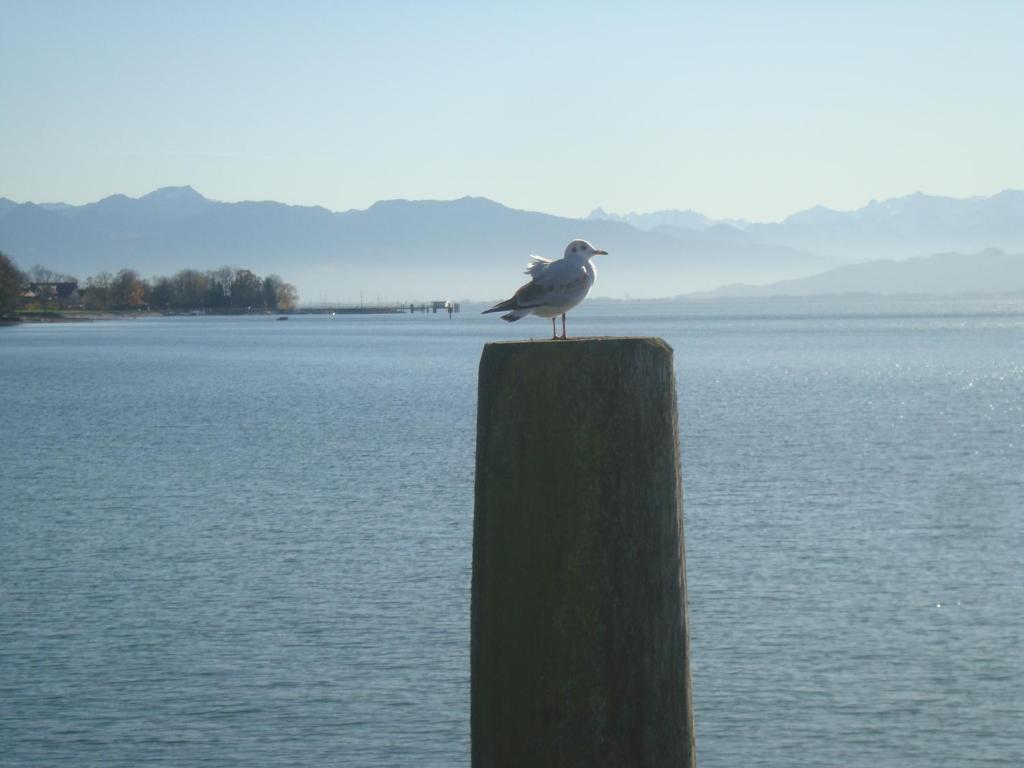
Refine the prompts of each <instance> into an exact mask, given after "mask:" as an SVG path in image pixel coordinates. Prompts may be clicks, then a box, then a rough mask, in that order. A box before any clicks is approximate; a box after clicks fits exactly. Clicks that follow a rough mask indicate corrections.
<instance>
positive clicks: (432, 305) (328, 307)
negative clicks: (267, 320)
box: [298, 300, 462, 317]
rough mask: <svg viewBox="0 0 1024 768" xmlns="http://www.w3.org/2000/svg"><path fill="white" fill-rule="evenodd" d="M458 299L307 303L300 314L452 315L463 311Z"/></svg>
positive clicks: (300, 308)
mask: <svg viewBox="0 0 1024 768" xmlns="http://www.w3.org/2000/svg"><path fill="white" fill-rule="evenodd" d="M461 309H462V308H461V306H460V304H459V302H457V301H446V300H441V301H411V302H408V303H404V302H403V303H396V304H388V303H378V304H369V303H362V302H360V303H359V304H305V305H303V306H301V307H299V309H298V313H299V314H304V315H402V314H410V315H411V314H415V313H417V312H420V313H423V314H427V313H431V314H437V313H438V312H447V313H448V316H449V317H451V316H452V314H454V313H455V312H460V311H461Z"/></svg>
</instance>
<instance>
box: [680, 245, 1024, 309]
mask: <svg viewBox="0 0 1024 768" xmlns="http://www.w3.org/2000/svg"><path fill="white" fill-rule="evenodd" d="M858 293H860V294H863V293H869V294H883V295H884V294H889V295H893V294H924V295H928V294H933V295H934V294H950V293H960V294H983V293H985V294H992V293H998V294H1024V254H1009V253H1006V252H1005V251H1002V250H999V249H998V248H988V249H986V250H984V251H982V252H981V253H975V254H967V255H965V254H960V253H937V254H935V255H933V256H915V257H913V258H909V259H899V260H894V259H878V260H874V261H866V262H862V263H860V264H845V265H843V266H841V267H836V268H835V269H830V270H826V271H825V272H821V273H819V274H816V275H810V276H808V277H803V278H798V279H795V280H780V281H778V282H775V283H770V284H768V285H742V284H738V285H725V286H722V287H721V288H717V289H715V290H713V291H707V292H704V293H702V294H699V295H703V296H707V297H714V296H737V297H738V296H748V297H758V296H831V295H842V294H858Z"/></svg>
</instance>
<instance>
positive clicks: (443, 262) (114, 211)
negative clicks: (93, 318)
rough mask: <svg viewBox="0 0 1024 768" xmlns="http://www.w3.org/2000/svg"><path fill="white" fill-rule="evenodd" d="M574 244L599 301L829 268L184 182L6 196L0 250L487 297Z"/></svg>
mask: <svg viewBox="0 0 1024 768" xmlns="http://www.w3.org/2000/svg"><path fill="white" fill-rule="evenodd" d="M576 237H584V238H586V239H588V240H591V241H592V242H593V243H594V244H595V245H597V246H598V247H600V248H602V249H604V250H607V251H609V254H610V255H609V256H607V257H600V261H599V262H598V263H597V269H598V282H597V287H596V288H595V295H608V296H616V297H622V296H628V295H632V296H635V297H654V296H665V295H670V294H673V293H681V292H684V291H689V290H697V289H709V288H713V287H715V286H716V285H721V284H722V283H723V282H734V281H737V280H742V281H751V282H756V281H765V280H770V279H776V278H779V277H795V276H799V275H805V274H808V273H811V272H814V271H818V270H821V269H823V268H825V267H828V266H832V265H833V264H834V263H835V262H834V261H833V260H831V259H829V258H826V257H822V256H819V255H816V254H812V253H807V252H804V251H801V250H799V249H794V248H789V247H787V246H778V245H773V244H766V243H760V242H755V241H750V240H746V239H737V240H733V239H730V238H728V237H721V233H720V232H710V233H709V234H708V235H706V236H705V235H703V234H701V233H699V232H692V233H688V234H687V236H686V237H680V236H679V235H678V234H668V233H666V232H661V231H643V230H639V229H637V228H635V227H633V226H631V225H630V224H628V223H625V222H620V221H611V220H582V219H569V218H562V217H558V216H550V215H548V214H543V213H536V212H532V211H522V210H516V209H512V208H508V207H506V206H503V205H500V204H499V203H495V202H493V201H491V200H487V199H486V198H479V197H466V198H462V199H459V200H447V201H437V200H419V201H408V200H390V201H381V202H378V203H375V204H374V205H372V206H371V207H369V208H367V209H366V210H353V211H347V212H332V211H329V210H327V209H326V208H320V207H307V206H290V205H284V204H282V203H277V202H270V201H264V202H251V201H250V202H239V203H223V202H217V201H214V200H209V199H207V198H206V197H204V196H203V195H201V194H200V193H198V192H196V191H195V190H194V189H192V188H191V187H167V188H164V189H158V190H156V191H154V192H152V193H150V194H148V195H145V196H143V197H141V198H137V199H136V198H130V197H126V196H124V195H112V196H110V197H106V198H104V199H102V200H99V201H97V202H95V203H89V204H86V205H80V206H68V205H63V204H47V205H45V206H44V205H36V204H33V203H22V204H17V203H13V202H11V201H9V200H3V199H2V198H0V250H3V251H4V252H6V253H9V254H10V255H11V256H12V257H13V258H15V260H16V261H17V262H18V264H19V265H20V266H21V267H23V268H27V267H29V266H31V265H33V264H36V263H40V264H43V265H45V266H47V267H49V268H50V269H53V270H55V271H58V272H65V273H69V274H72V275H76V276H79V277H83V278H84V277H85V276H88V275H91V274H95V273H96V272H99V271H104V270H106V271H115V270H117V269H120V268H123V267H130V268H132V269H135V270H137V271H138V272H140V273H142V274H143V275H152V274H171V273H173V272H176V271H178V270H179V269H182V268H185V267H196V268H200V269H209V268H216V267H220V266H223V265H225V264H229V265H233V266H242V267H247V268H250V269H253V270H254V271H256V272H257V273H260V274H266V273H268V272H277V273H279V274H281V275H282V276H283V277H284V278H285V279H286V280H288V281H290V282H293V283H294V284H295V285H296V286H297V287H298V289H299V292H300V295H301V296H302V299H303V300H304V301H307V302H308V301H318V300H320V299H322V298H324V297H326V298H329V299H332V300H347V299H353V298H358V297H359V296H360V294H362V295H364V296H366V297H367V298H368V299H370V298H372V299H373V300H375V299H376V298H377V297H378V296H379V297H380V298H381V299H383V300H404V299H412V298H431V297H434V298H446V297H447V298H456V299H461V298H470V297H472V298H480V299H491V298H498V297H504V296H505V295H507V294H511V292H512V291H514V290H515V289H516V288H517V287H518V286H519V284H520V281H525V279H526V278H525V276H523V275H522V274H521V272H522V270H523V268H524V267H525V265H526V260H527V256H528V255H529V254H531V253H537V254H539V255H543V256H547V257H554V258H558V257H560V256H561V255H562V250H563V248H564V247H565V244H566V243H568V242H569V241H570V240H572V239H573V238H576Z"/></svg>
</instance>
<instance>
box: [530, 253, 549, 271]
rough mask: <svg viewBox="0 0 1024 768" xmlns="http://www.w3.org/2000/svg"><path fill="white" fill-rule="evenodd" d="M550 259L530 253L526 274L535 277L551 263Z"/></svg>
mask: <svg viewBox="0 0 1024 768" xmlns="http://www.w3.org/2000/svg"><path fill="white" fill-rule="evenodd" d="M551 263H552V262H551V259H545V258H544V257H543V256H534V255H533V254H532V253H531V254H530V261H529V263H528V264H527V265H526V274H527V275H530V276H531V277H536V276H537V275H539V274H540V273H541V272H543V271H544V270H545V269H547V268H548V265H549V264H551Z"/></svg>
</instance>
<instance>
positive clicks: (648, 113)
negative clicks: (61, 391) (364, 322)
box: [0, 2, 1024, 221]
mask: <svg viewBox="0 0 1024 768" xmlns="http://www.w3.org/2000/svg"><path fill="white" fill-rule="evenodd" d="M4 11H5V13H4V26H3V29H2V30H0V43H2V45H0V66H3V67H4V69H5V71H8V72H18V77H17V78H7V79H6V80H5V81H4V82H3V83H2V84H0V101H2V102H3V103H4V105H5V112H7V114H9V115H17V119H10V120H5V121H3V123H2V124H0V147H2V149H0V161H2V165H3V167H4V189H3V190H2V192H0V194H4V195H6V196H8V197H10V198H12V199H20V200H36V201H41V202H50V201H55V200H59V201H63V202H67V203H70V204H82V203H84V202H88V201H91V200H96V199H100V198H102V197H103V196H105V195H106V194H109V193H110V191H111V190H114V191H118V192H121V193H124V194H126V195H129V196H133V197H137V196H139V195H142V194H145V193H146V192H148V191H150V190H152V189H156V188H160V187H164V186H177V185H185V184H190V185H192V186H194V187H196V188H197V189H201V190H202V191H203V193H204V194H205V195H208V196H209V197H210V198H211V199H216V200H224V201H235V200H264V199H273V200H279V201H281V202H285V203H289V204H294V205H324V206H326V207H328V208H329V209H331V210H337V211H344V210H349V209H364V208H366V207H368V206H369V205H371V204H372V203H373V202H374V201H376V200H382V199H410V200H419V199H441V200H444V199H453V198H458V197H461V196H463V195H474V196H484V197H487V198H490V199H493V200H500V201H501V202H502V203H504V204H506V205H508V206H511V207H514V208H520V209H528V210H541V211H548V212H551V213H553V214H557V215H560V216H567V217H583V216H586V214H587V213H588V212H589V211H590V210H592V209H594V208H597V207H602V208H604V209H605V210H608V211H615V212H622V213H625V212H628V211H630V210H636V211H657V210H664V209H680V210H686V209H691V208H692V209H696V210H700V211H701V212H703V213H704V214H706V215H708V216H709V217H712V218H716V219H721V218H726V217H737V218H744V219H749V220H752V221H778V220H780V219H781V218H783V217H784V216H786V215H788V214H790V213H793V212H796V211H800V210H804V209H806V208H809V207H811V206H813V205H824V206H826V207H829V208H833V209H836V210H851V209H855V208H858V207H860V206H862V205H864V204H866V203H867V202H868V201H869V200H871V199H885V198H892V197H899V196H903V195H905V194H908V193H911V192H913V191H915V190H918V189H921V190H925V191H927V192H928V193H930V194H935V195H948V196H953V197H970V196H976V195H988V194H992V193H994V192H996V191H998V190H1000V189H1005V188H1015V187H1020V186H1021V179H1022V178H1024V148H1022V145H1021V142H1020V141H1019V140H1017V138H1016V137H1018V136H1020V135H1021V134H1022V133H1024V104H1022V102H1021V100H1020V99H1017V98H1016V97H1015V94H1016V92H1017V90H1018V89H1017V83H1016V80H1017V75H1016V73H1018V72H1020V71H1024V50H1022V49H1021V47H1020V46H1019V45H1018V41H1017V32H1018V30H1019V29H1020V28H1021V27H1022V24H1021V22H1022V21H1024V7H1022V6H1020V5H1019V4H1016V3H1003V2H984V3H976V4H972V5H970V6H964V7H953V6H939V5H935V4H929V3H923V2H920V3H907V4H902V5H901V6H899V7H896V8H893V7H890V6H885V5H878V4H869V5H863V4H829V5H828V6H827V7H821V6H816V5H809V4H806V3H803V2H786V3H783V4H779V5H775V6H772V7H771V8H770V9H769V8H763V7H759V6H756V5H753V4H749V3H737V4H730V5H728V6H723V5H721V4H713V5H712V4H703V5H702V4H687V5H668V4H655V5H652V6H645V7H639V8H638V7H632V6H630V7H626V6H619V5H611V4H598V5H577V4H569V5H565V6H559V7H548V6H544V5H540V4H527V5H525V6H524V5H521V4H516V5H511V4H499V5H488V6H486V7H480V6H475V5H471V4H465V3H459V2H439V3H433V4H430V5H418V4H407V3H397V4H396V3H369V4H363V3H350V4H341V5H339V4H334V3H327V2H310V3H304V4H301V5H298V6H288V7H285V6H275V5H271V4H252V3H238V2H225V3H217V4H213V5H211V4H206V3H197V2H186V3H181V4H176V5H175V6H174V7H173V8H164V7H160V6H153V5H137V4H131V3H121V2H107V3H94V4H89V5H87V6H81V5H78V4H74V3H70V2H52V3H45V4H26V3H4ZM396 11H397V12H396ZM467 62H473V66H466V63H467Z"/></svg>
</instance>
